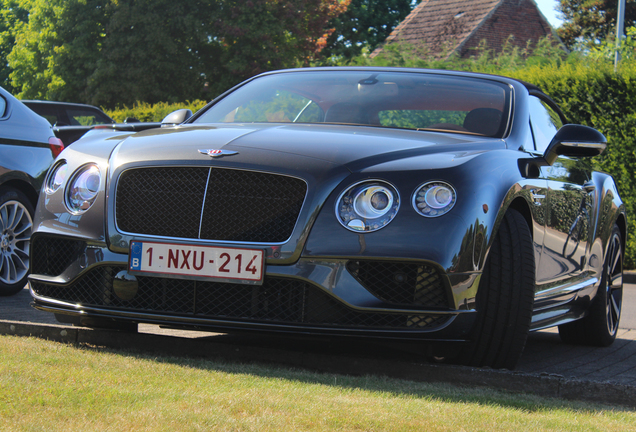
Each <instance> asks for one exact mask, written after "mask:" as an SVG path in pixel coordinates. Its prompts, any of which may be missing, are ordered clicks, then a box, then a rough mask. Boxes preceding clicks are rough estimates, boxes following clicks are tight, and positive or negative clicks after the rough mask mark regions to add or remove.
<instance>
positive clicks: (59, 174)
mask: <svg viewBox="0 0 636 432" xmlns="http://www.w3.org/2000/svg"><path fill="white" fill-rule="evenodd" d="M67 173H68V165H67V164H66V161H61V162H58V163H57V164H55V166H54V167H53V168H52V169H51V170H50V171H49V173H48V175H47V176H46V180H45V182H44V190H45V191H46V193H47V194H52V193H54V192H56V191H57V190H58V189H59V188H60V186H62V184H63V183H64V182H65V181H66V174H67Z"/></svg>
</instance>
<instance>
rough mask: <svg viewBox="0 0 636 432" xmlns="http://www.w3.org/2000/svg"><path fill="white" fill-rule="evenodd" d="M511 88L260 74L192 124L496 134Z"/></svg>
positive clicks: (457, 81) (400, 76) (425, 79)
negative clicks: (333, 126)
mask: <svg viewBox="0 0 636 432" xmlns="http://www.w3.org/2000/svg"><path fill="white" fill-rule="evenodd" d="M510 93H511V90H510V87H509V86H507V85H506V84H503V83H499V82H496V81H491V80H484V79H479V78H467V77H455V76H445V75H436V74H422V73H397V72H379V73H378V72H367V71H328V72H327V71H318V72H287V73H279V74H271V75H264V76H261V77H258V78H256V79H254V80H252V81H249V82H248V83H246V84H245V85H243V86H241V87H239V88H238V89H236V90H234V91H233V92H231V93H229V94H228V95H226V96H225V97H224V98H223V99H221V100H219V101H217V102H216V103H215V104H214V105H212V106H211V107H209V108H208V109H207V111H205V112H203V113H202V114H201V115H198V117H197V118H196V119H195V120H194V121H195V122H196V123H218V122H224V123H230V122H237V123H243V122H265V123H277V122H303V123H330V124H354V125H372V126H382V127H389V128H400V129H415V130H435V131H450V132H461V133H470V134H477V135H484V136H491V137H499V138H501V137H503V134H504V133H505V131H506V127H507V124H508V112H509V107H510Z"/></svg>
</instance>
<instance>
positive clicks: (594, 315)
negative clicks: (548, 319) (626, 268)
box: [559, 225, 623, 346]
mask: <svg viewBox="0 0 636 432" xmlns="http://www.w3.org/2000/svg"><path fill="white" fill-rule="evenodd" d="M622 308H623V243H622V237H621V232H620V230H619V228H618V226H617V225H614V228H613V229H612V234H611V236H610V239H609V242H608V244H607V250H606V253H605V262H604V263H603V274H602V275H601V283H600V284H599V287H598V291H597V293H596V297H594V300H592V304H591V305H590V310H589V311H588V314H587V315H586V316H585V317H584V318H582V319H580V320H577V321H574V322H571V323H567V324H563V325H560V326H559V336H561V340H562V341H563V342H565V343H570V344H578V345H593V346H609V345H611V344H612V343H613V342H614V340H615V339H616V334H617V333H618V324H619V322H620V319H621V311H622Z"/></svg>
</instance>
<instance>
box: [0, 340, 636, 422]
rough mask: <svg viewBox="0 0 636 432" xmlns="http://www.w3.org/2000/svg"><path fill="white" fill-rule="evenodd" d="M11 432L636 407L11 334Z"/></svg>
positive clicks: (0, 345) (526, 414)
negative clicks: (148, 352)
mask: <svg viewBox="0 0 636 432" xmlns="http://www.w3.org/2000/svg"><path fill="white" fill-rule="evenodd" d="M0 430H1V431H41V430H46V431H48V430H51V431H58V430H59V431H108V430H112V431H147V430H148V431H155V430H160V431H162V430H165V431H199V430H201V431H208V430H223V431H225V430H250V431H296V430H315V431H323V430H360V431H427V432H428V431H430V432H434V431H453V432H457V431H488V432H490V431H532V432H536V431H633V430H636V412H634V411H631V410H628V409H622V408H613V407H607V406H595V405H590V404H584V403H578V402H564V401H560V400H556V399H544V398H539V397H536V396H523V395H511V394H507V393H504V392H497V391H493V390H485V389H470V388H462V387H456V386H451V385H441V384H426V383H417V382H412V381H405V380H396V379H388V378H382V377H348V376H343V375H333V374H322V373H312V372H306V371H302V370H295V369H290V368H282V367H275V366H268V365H267V366H264V365H254V364H235V363H228V362H223V361H216V360H205V359H188V358H177V357H152V356H150V355H145V354H138V353H131V352H124V351H113V350H107V349H102V348H94V347H83V346H82V347H77V346H73V345H65V344H61V343H56V342H49V341H44V340H40V339H35V338H20V337H13V336H0Z"/></svg>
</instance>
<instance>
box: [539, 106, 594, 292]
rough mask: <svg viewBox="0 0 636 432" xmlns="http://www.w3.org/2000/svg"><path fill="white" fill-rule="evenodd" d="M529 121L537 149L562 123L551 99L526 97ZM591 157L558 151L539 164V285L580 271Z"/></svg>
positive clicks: (585, 249) (587, 232) (587, 231)
mask: <svg viewBox="0 0 636 432" xmlns="http://www.w3.org/2000/svg"><path fill="white" fill-rule="evenodd" d="M530 99H531V100H530V107H531V109H530V124H531V128H532V133H533V137H534V140H535V145H536V148H537V150H538V151H540V152H544V151H545V149H546V148H547V146H548V144H549V143H550V141H551V140H552V138H553V137H554V135H555V134H556V132H557V130H558V129H559V128H560V127H561V126H563V120H562V118H561V116H560V115H559V114H558V110H557V108H556V107H553V106H552V103H551V101H549V100H547V99H543V100H542V99H540V98H539V97H536V96H531V97H530ZM590 163H591V161H590V159H589V158H586V159H578V158H569V157H564V156H560V157H558V158H557V160H556V161H555V162H554V163H553V164H552V165H551V166H546V167H542V168H541V177H542V178H544V179H545V180H546V181H547V187H548V190H547V214H546V219H545V235H544V241H543V250H542V253H541V257H540V260H539V265H538V267H537V291H541V290H545V289H550V288H551V287H556V286H563V285H566V284H568V283H570V282H571V281H573V280H576V278H577V277H580V276H581V275H582V274H583V272H584V270H585V268H586V265H587V256H588V254H589V248H590V244H591V240H592V239H591V231H592V230H591V227H592V220H591V217H592V203H593V198H594V194H595V190H594V186H593V185H592V183H591V182H590V172H591V170H590V167H589V164H590Z"/></svg>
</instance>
